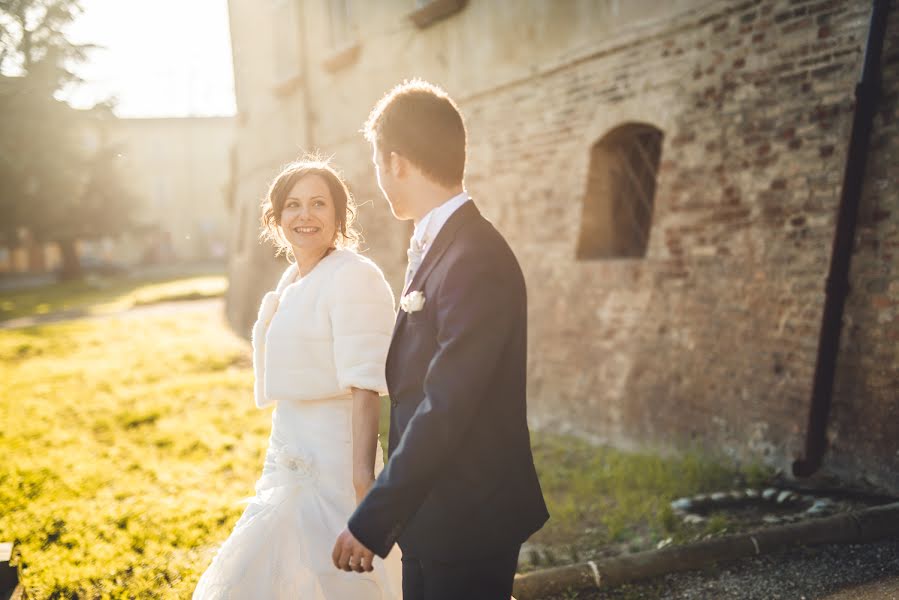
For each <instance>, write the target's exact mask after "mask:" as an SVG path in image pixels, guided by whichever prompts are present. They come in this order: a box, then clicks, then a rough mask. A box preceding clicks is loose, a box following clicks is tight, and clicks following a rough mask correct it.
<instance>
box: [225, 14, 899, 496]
mask: <svg viewBox="0 0 899 600" xmlns="http://www.w3.org/2000/svg"><path fill="white" fill-rule="evenodd" d="M229 5H230V13H231V27H232V47H233V52H234V64H235V85H236V94H237V103H238V110H239V115H238V127H237V134H236V135H237V137H236V140H237V142H236V146H235V153H234V156H233V162H232V167H233V170H232V177H233V179H232V184H233V185H232V187H231V189H232V191H233V194H234V199H235V201H234V207H235V213H234V220H233V230H232V236H231V239H232V242H231V250H232V254H231V261H230V264H229V272H230V280H231V290H230V292H229V297H228V314H229V318H230V320H231V322H232V323H233V324H234V326H235V328H237V329H238V330H239V331H241V332H243V333H246V332H248V331H249V327H250V325H251V323H252V321H253V319H254V317H255V312H256V307H257V306H258V301H259V298H260V297H261V295H262V294H263V293H264V292H265V291H266V290H267V289H270V288H271V286H273V285H274V282H275V281H276V279H277V276H278V274H279V273H280V272H281V270H282V269H283V266H284V263H283V261H277V260H275V259H273V256H272V255H273V251H272V249H271V248H269V247H267V246H263V245H260V244H259V243H258V239H257V238H258V230H259V212H260V211H259V200H260V199H261V197H262V195H263V194H264V192H265V190H266V187H267V185H268V183H269V181H270V180H271V178H272V177H273V176H274V174H275V173H276V172H277V170H278V168H279V167H280V166H281V165H282V164H284V163H286V162H289V161H290V160H292V159H294V158H295V157H297V156H298V155H300V154H301V153H302V152H303V151H305V150H314V149H318V150H320V151H322V152H323V153H325V154H327V155H332V156H333V160H334V162H335V163H336V164H337V166H338V167H340V168H341V169H342V170H343V172H344V174H345V175H346V177H347V179H348V181H349V183H350V185H351V189H352V190H353V192H354V194H355V195H356V197H357V199H358V200H359V201H360V203H364V206H363V208H362V209H361V211H360V220H361V223H362V225H363V228H364V234H365V238H366V240H367V248H368V250H367V251H368V254H369V255H370V256H371V257H372V258H373V259H374V260H375V261H377V262H378V263H379V264H380V265H381V266H382V268H383V269H384V270H385V272H386V273H387V275H388V277H389V279H390V281H391V282H392V283H393V285H394V286H395V289H396V290H398V289H399V286H400V283H401V280H402V274H403V270H404V267H405V249H406V247H407V244H408V239H409V234H410V231H411V226H410V225H409V224H408V223H399V222H396V221H394V220H393V218H392V216H391V214H390V211H389V209H388V207H387V205H386V203H385V201H384V200H383V198H382V197H381V194H380V192H379V191H378V189H377V185H376V181H375V176H374V171H373V167H372V164H371V150H370V148H369V146H368V144H367V143H366V142H365V141H364V140H363V138H362V136H361V134H360V133H359V129H360V127H361V125H362V123H363V122H364V121H365V119H366V117H367V114H368V112H369V110H370V108H371V107H372V106H373V105H374V103H375V102H376V101H377V100H378V99H379V98H380V96H381V95H382V94H383V93H384V92H385V91H387V90H388V89H390V88H391V87H392V86H393V85H395V84H396V83H398V82H400V81H402V80H403V79H405V78H411V77H422V78H425V79H428V80H430V81H432V82H434V83H437V84H440V85H441V86H443V87H444V88H445V89H446V90H447V91H448V92H449V93H450V94H451V95H452V96H453V97H454V98H455V99H456V101H457V102H458V103H459V105H460V107H461V109H462V111H463V114H464V117H465V119H466V124H467V127H468V131H469V162H468V167H467V171H466V187H467V189H468V191H469V192H470V193H471V195H472V196H473V197H474V198H475V201H476V202H477V203H478V205H479V206H480V208H481V210H482V212H484V213H485V215H486V216H487V217H488V218H489V219H490V220H492V221H493V223H494V224H495V225H496V226H497V228H498V229H499V230H500V231H501V232H502V233H503V234H504V235H505V236H506V238H507V239H508V240H509V242H510V244H511V245H512V247H513V249H514V250H515V252H516V254H517V255H518V257H519V260H520V262H521V264H522V267H523V269H524V272H525V276H526V279H527V283H528V289H529V300H530V302H529V314H530V325H529V326H530V341H529V361H530V368H529V373H530V381H529V414H530V418H531V421H532V425H533V426H535V427H539V428H547V429H552V430H560V431H567V432H571V433H575V434H578V435H582V436H584V437H587V438H590V439H593V440H595V441H599V442H605V443H610V444H614V445H616V446H619V447H623V448H653V449H658V450H662V451H666V450H679V449H685V448H691V447H697V446H698V447H700V448H702V449H704V450H705V451H707V452H711V453H713V454H716V455H718V456H720V457H724V458H728V459H730V460H733V461H735V462H743V463H745V462H752V461H761V462H764V463H767V464H770V465H775V466H781V467H783V468H784V469H785V470H789V465H790V464H791V463H792V461H793V460H794V459H795V458H797V457H798V456H800V455H801V454H802V450H803V446H804V443H805V437H806V430H807V427H808V425H807V421H808V415H809V409H810V397H811V390H812V380H813V374H814V370H815V362H816V354H817V346H818V335H819V330H820V328H821V319H822V309H823V305H824V298H825V295H824V291H825V282H826V278H827V273H828V265H829V261H830V255H831V250H832V241H833V237H834V226H835V220H836V213H837V207H838V203H839V198H840V190H841V181H842V174H843V170H844V165H845V163H846V158H847V157H846V154H847V148H848V142H849V133H850V129H851V123H852V118H853V109H854V87H855V84H856V81H857V79H858V76H859V73H860V68H861V64H862V57H863V53H864V48H865V43H866V38H867V35H868V19H869V16H870V10H871V5H870V3H869V2H867V1H864V0H845V1H835V0H673V1H671V2H665V3H658V2H650V1H649V0H634V1H628V2H622V1H616V0H593V1H574V0H572V1H565V2H552V1H549V0H544V1H537V0H533V1H526V2H487V1H485V0H471V1H469V2H464V1H458V0H452V1H451V0H432V1H430V2H429V1H422V0H418V1H413V0H389V1H385V2H377V3H370V2H361V1H353V0H270V1H269V2H265V3H259V2H253V1H250V0H230V2H229ZM897 57H899V14H897V11H895V10H894V11H893V13H892V15H891V16H890V18H889V22H888V25H887V38H886V43H885V46H884V50H883V54H882V61H881V63H882V68H883V95H882V98H881V101H880V103H879V108H878V111H877V114H876V116H875V120H874V132H873V136H872V140H871V143H870V155H869V158H868V168H867V172H866V180H865V185H864V192H863V194H862V197H861V200H860V212H859V222H858V226H857V230H856V244H855V251H854V254H853V256H852V263H851V273H850V283H851V293H850V296H849V299H848V301H847V305H846V309H845V315H844V319H843V321H844V327H843V334H842V340H841V346H840V351H839V356H838V363H837V364H838V366H837V372H836V386H835V392H834V397H833V406H832V411H831V416H830V420H829V424H828V432H829V433H828V435H829V442H830V449H829V451H828V453H827V455H826V460H825V469H826V470H827V471H829V472H833V473H835V474H837V475H839V476H841V477H844V478H846V479H848V480H851V481H853V482H856V483H869V484H873V485H875V486H879V487H885V488H890V489H893V490H896V489H899V257H897V253H899V185H897V184H899V180H897V178H899V169H897V168H896V166H897V165H899V135H897V134H899V131H897V130H899V119H897V117H899V108H897V95H899V58H897Z"/></svg>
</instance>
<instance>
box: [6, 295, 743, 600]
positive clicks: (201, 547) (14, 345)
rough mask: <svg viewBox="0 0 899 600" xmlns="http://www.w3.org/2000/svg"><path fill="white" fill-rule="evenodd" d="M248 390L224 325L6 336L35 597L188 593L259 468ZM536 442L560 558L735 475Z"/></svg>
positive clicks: (266, 420) (52, 328) (638, 527)
mask: <svg viewBox="0 0 899 600" xmlns="http://www.w3.org/2000/svg"><path fill="white" fill-rule="evenodd" d="M252 384H253V381H252V370H251V365H250V361H249V347H248V344H247V342H246V341H244V340H242V339H239V338H238V337H236V336H235V335H233V334H232V333H230V331H229V330H228V329H227V328H226V327H225V325H224V323H223V322H222V318H221V317H220V316H219V315H215V314H207V313H203V312H199V311H198V312H190V313H187V314H185V313H179V314H178V315H176V316H161V315H153V316H148V317H144V318H129V319H118V318H115V317H111V318H108V319H92V320H82V321H73V322H68V323H60V324H53V325H46V326H42V327H33V328H27V329H18V330H10V331H0V386H2V401H0V418H2V422H3V423H4V424H5V427H4V428H3V430H2V431H0V452H2V456H3V461H2V463H0V506H2V514H0V541H12V542H15V545H16V548H17V549H18V551H19V552H20V561H21V566H22V569H23V571H22V572H23V579H24V583H25V585H26V587H27V589H28V591H29V593H30V594H31V597H33V598H186V597H189V596H190V593H191V591H192V590H193V586H194V585H195V583H196V581H197V579H198V578H199V575H200V573H201V572H202V571H203V570H204V569H205V568H206V566H207V565H208V563H209V561H210V560H211V557H212V554H213V552H214V549H215V546H216V545H217V544H219V543H220V542H222V541H223V540H224V539H225V538H226V537H227V535H228V533H229V532H230V530H231V528H232V527H233V525H234V522H235V521H236V520H237V518H238V517H239V515H240V514H241V512H242V510H243V505H242V504H241V503H240V500H241V499H242V498H245V497H248V496H250V495H251V494H252V493H253V485H254V483H255V481H256V478H257V477H258V476H259V473H260V470H261V466H262V459H263V454H264V450H265V447H266V444H267V439H268V434H269V427H270V420H271V410H270V409H268V410H258V409H256V408H255V407H254V405H253V396H252ZM385 411H386V404H385ZM533 441H534V450H535V456H536V460H537V464H538V469H539V471H540V477H541V481H542V483H543V486H544V491H545V493H546V497H547V500H548V503H549V506H550V512H551V513H552V519H551V520H550V522H549V524H548V525H547V526H546V527H545V528H544V529H543V530H542V531H541V532H539V533H538V534H537V535H536V536H535V538H534V542H535V543H537V544H538V545H540V546H541V547H545V548H552V549H553V551H554V552H555V554H556V559H557V560H558V562H570V560H573V559H576V558H577V556H574V555H576V554H578V553H581V556H583V553H584V552H587V551H588V550H589V549H590V548H601V547H604V546H606V545H612V546H614V545H619V546H620V545H621V544H624V545H625V549H642V548H643V547H649V546H652V545H653V544H654V543H655V542H656V540H658V539H660V538H663V537H666V536H678V535H681V534H683V531H682V529H681V526H680V525H679V524H678V523H676V522H675V521H674V519H673V518H672V515H671V513H670V511H669V510H668V508H667V504H668V501H670V500H671V499H672V498H673V497H675V496H677V495H680V494H687V493H696V492H699V491H708V490H712V489H718V488H719V487H721V486H725V485H728V484H729V483H730V482H732V480H733V477H734V476H735V474H734V473H732V472H730V471H728V470H726V469H722V468H720V467H718V466H716V465H714V464H713V463H708V462H705V461H703V460H701V459H699V458H697V457H686V458H681V459H662V458H659V457H657V456H653V455H633V454H625V453H621V452H618V451H614V450H610V449H607V448H596V447H593V446H590V445H587V444H585V443H583V442H579V441H577V440H574V439H571V438H567V437H556V436H550V435H542V434H535V435H534V436H533ZM568 553H570V554H572V556H568ZM542 560H543V561H544V564H547V563H548V562H551V561H552V558H551V557H546V556H544V557H543V559H542Z"/></svg>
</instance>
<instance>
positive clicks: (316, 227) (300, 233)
mask: <svg viewBox="0 0 899 600" xmlns="http://www.w3.org/2000/svg"><path fill="white" fill-rule="evenodd" d="M281 232H282V234H283V235H284V238H285V239H286V240H287V241H288V242H290V245H291V246H293V251H294V255H295V256H298V255H299V254H306V253H309V254H315V253H317V252H321V253H322V254H324V252H325V250H327V249H328V247H330V246H331V245H333V243H334V240H335V238H336V235H337V218H336V215H335V212H334V199H333V198H332V197H331V190H330V189H328V184H327V183H326V182H325V180H324V179H323V178H322V177H320V176H319V175H306V176H305V177H303V178H302V179H300V180H299V181H297V182H296V183H295V184H294V186H293V188H292V189H291V190H290V192H289V193H288V194H287V199H286V200H285V201H284V209H283V210H282V211H281Z"/></svg>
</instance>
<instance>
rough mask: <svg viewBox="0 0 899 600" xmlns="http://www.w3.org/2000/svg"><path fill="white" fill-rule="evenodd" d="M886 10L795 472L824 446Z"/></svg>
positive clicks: (868, 71) (856, 124)
mask: <svg viewBox="0 0 899 600" xmlns="http://www.w3.org/2000/svg"><path fill="white" fill-rule="evenodd" d="M888 12H889V0H874V1H873V8H872V10H871V22H870V25H869V27H868V39H867V43H866V47H865V56H864V61H863V66H862V74H861V79H860V81H859V83H858V84H857V85H856V86H855V113H854V115H853V120H852V133H851V135H850V139H849V148H848V151H847V156H846V167H845V171H844V173H843V189H842V193H841V195H840V207H839V212H838V214H837V222H836V232H835V234H834V241H833V251H832V254H831V259H830V271H829V273H828V275H827V286H826V290H825V292H826V296H825V300H824V312H823V315H822V319H821V332H820V337H819V339H818V358H817V362H816V364H815V379H814V386H813V389H812V398H811V406H810V410H809V420H808V429H807V432H806V440H805V455H804V456H803V457H800V458H799V459H797V460H796V461H795V462H794V463H793V474H794V475H795V476H796V477H808V476H810V475H812V474H813V473H815V472H816V471H817V470H818V468H819V467H820V466H821V462H822V459H823V457H824V453H825V452H826V451H827V423H828V419H829V416H830V405H831V400H832V398H833V384H834V377H835V375H836V363H837V354H838V352H839V348H840V331H841V329H842V325H843V308H844V306H845V304H846V296H847V295H848V293H849V263H850V260H851V258H852V244H853V240H854V238H855V224H856V220H857V216H858V205H859V199H860V196H861V191H862V185H863V183H864V175H865V165H866V163H867V160H868V142H869V140H870V138H871V128H872V122H873V120H874V112H875V109H876V107H877V103H878V100H879V98H880V91H881V89H880V84H881V81H880V78H881V73H880V57H881V53H882V50H883V38H884V33H885V31H886V23H887V13H888Z"/></svg>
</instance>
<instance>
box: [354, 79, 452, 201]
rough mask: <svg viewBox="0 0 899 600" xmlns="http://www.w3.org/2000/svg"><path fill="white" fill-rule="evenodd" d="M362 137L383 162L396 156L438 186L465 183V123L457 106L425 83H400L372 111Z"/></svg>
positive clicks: (438, 90) (434, 87) (440, 90)
mask: <svg viewBox="0 0 899 600" xmlns="http://www.w3.org/2000/svg"><path fill="white" fill-rule="evenodd" d="M363 133H364V134H365V139H367V140H368V141H369V142H371V143H373V144H374V145H375V147H376V148H377V149H378V152H379V153H380V154H381V157H382V158H383V159H384V160H385V162H387V159H388V158H389V156H390V153H391V152H396V153H397V154H400V155H402V156H404V157H405V158H406V159H407V160H409V162H411V163H412V164H413V165H415V166H416V167H418V168H419V169H421V171H422V173H424V174H425V176H427V177H428V178H429V179H431V180H433V181H435V182H436V183H439V184H441V185H444V186H447V187H451V186H455V185H458V184H460V183H462V178H463V177H464V175H465V144H466V140H465V123H464V122H463V121H462V115H461V114H460V113H459V109H458V107H457V106H456V103H455V102H453V101H452V99H451V98H450V97H449V96H448V95H447V93H446V92H445V91H443V90H442V89H441V88H439V87H438V86H436V85H434V84H432V83H428V82H427V81H422V80H421V79H413V80H411V81H404V82H403V83H401V84H399V85H398V86H396V87H395V88H393V89H392V90H390V91H389V92H387V94H386V95H385V96H384V97H383V98H381V100H380V101H379V102H378V103H377V104H376V105H375V107H374V108H373V109H372V111H371V114H370V115H369V116H368V121H366V123H365V127H364V129H363Z"/></svg>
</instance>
